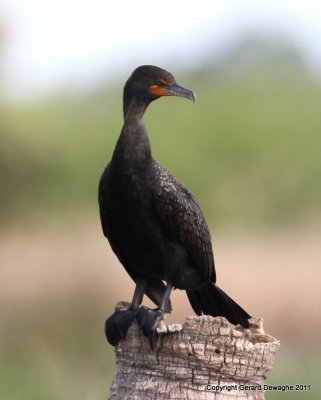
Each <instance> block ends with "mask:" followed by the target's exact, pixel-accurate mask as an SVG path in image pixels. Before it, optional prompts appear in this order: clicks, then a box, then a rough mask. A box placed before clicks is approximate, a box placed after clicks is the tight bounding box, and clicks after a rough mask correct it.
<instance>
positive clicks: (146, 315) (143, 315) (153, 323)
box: [137, 282, 173, 350]
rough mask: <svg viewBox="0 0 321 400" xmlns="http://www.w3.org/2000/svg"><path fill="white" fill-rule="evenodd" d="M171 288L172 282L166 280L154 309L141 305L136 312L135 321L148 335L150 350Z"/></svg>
mask: <svg viewBox="0 0 321 400" xmlns="http://www.w3.org/2000/svg"><path fill="white" fill-rule="evenodd" d="M172 290H173V284H172V283H171V282H168V283H167V286H166V289H165V291H164V295H163V298H162V301H161V304H160V306H159V307H158V308H156V309H154V310H151V309H149V308H147V307H141V308H140V309H139V311H138V313H137V322H138V324H139V326H140V327H141V329H142V331H143V334H144V335H145V336H147V337H148V339H149V344H150V348H151V349H152V350H154V348H155V337H156V333H157V332H156V329H157V326H158V324H159V323H160V321H161V320H162V319H163V318H164V315H165V309H166V305H167V304H168V301H169V297H170V294H171V292H172Z"/></svg>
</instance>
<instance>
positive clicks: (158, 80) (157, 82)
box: [155, 79, 163, 86]
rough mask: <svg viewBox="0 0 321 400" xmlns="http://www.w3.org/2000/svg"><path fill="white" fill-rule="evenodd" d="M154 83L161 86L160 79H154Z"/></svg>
mask: <svg viewBox="0 0 321 400" xmlns="http://www.w3.org/2000/svg"><path fill="white" fill-rule="evenodd" d="M155 83H156V85H157V86H163V82H162V81H161V80H160V79H156V81H155Z"/></svg>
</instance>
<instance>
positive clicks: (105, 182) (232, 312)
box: [99, 65, 251, 348]
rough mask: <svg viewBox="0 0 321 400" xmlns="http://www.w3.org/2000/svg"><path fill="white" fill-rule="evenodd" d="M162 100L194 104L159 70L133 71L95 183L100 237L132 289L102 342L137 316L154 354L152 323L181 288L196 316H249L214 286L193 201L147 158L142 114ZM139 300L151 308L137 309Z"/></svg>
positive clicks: (204, 230)
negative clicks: (116, 131)
mask: <svg viewBox="0 0 321 400" xmlns="http://www.w3.org/2000/svg"><path fill="white" fill-rule="evenodd" d="M162 96H179V97H185V98H187V99H190V100H193V101H195V95H194V93H193V92H192V91H190V90H187V89H184V88H183V87H181V86H178V85H177V84H176V81H175V79H174V77H173V75H172V74H170V73H169V72H167V71H165V70H164V69H161V68H159V67H156V66H151V65H143V66H140V67H138V68H137V69H135V71H134V72H133V73H132V75H131V76H130V78H129V79H128V80H127V82H126V84H125V87H124V93H123V113H124V125H123V128H122V130H121V133H120V136H119V139H118V141H117V144H116V147H115V150H114V153H113V156H112V159H111V161H110V162H109V164H108V165H107V167H106V168H105V170H104V172H103V174H102V176H101V179H100V183H99V208H100V218H101V223H102V229H103V232H104V234H105V236H106V237H107V239H108V240H109V243H110V245H111V247H112V249H113V251H114V253H115V254H116V255H117V257H118V259H119V261H120V262H121V264H122V265H123V266H124V267H125V269H126V271H127V272H128V274H129V275H130V277H131V278H132V279H133V280H134V281H135V283H136V288H135V292H134V296H133V300H132V303H131V306H130V308H129V309H128V310H121V311H116V312H115V313H114V314H113V315H112V316H111V317H109V318H108V319H107V321H106V324H105V333H106V337H107V339H108V341H109V342H110V343H111V344H113V345H115V344H117V342H118V341H119V340H120V339H121V338H123V337H125V336H126V333H127V331H128V328H129V327H130V325H131V324H132V322H133V320H134V318H137V321H138V323H139V325H140V326H141V328H142V331H143V333H144V334H145V335H146V336H148V337H149V339H150V344H151V347H152V348H153V339H154V335H155V331H156V328H157V325H158V323H159V322H160V320H161V319H162V318H163V317H164V313H168V312H170V311H171V303H170V299H169V298H170V294H171V291H172V289H173V288H178V289H183V290H186V293H187V296H188V299H189V301H190V303H191V306H192V307H193V309H194V311H195V313H196V314H197V315H201V314H202V313H204V314H206V315H212V316H213V317H215V316H224V317H226V318H227V319H228V320H229V321H230V322H231V323H232V324H240V325H242V326H243V327H248V326H249V323H248V319H249V318H251V317H250V315H249V314H248V313H247V312H246V311H244V310H243V309H242V308H241V307H240V306H239V305H238V304H236V303H235V302H234V301H233V300H232V299H231V298H230V297H229V296H228V295H227V294H226V293H224V292H223V290H222V289H220V288H219V287H218V286H216V284H215V282H216V275H215V266H214V258H213V251H212V244H211V235H210V232H209V229H208V226H207V224H206V221H205V218H204V216H203V213H202V211H201V209H200V207H199V205H198V203H197V201H196V200H195V198H194V197H193V195H192V194H191V193H190V192H189V191H188V189H187V188H186V187H185V186H184V185H183V184H182V183H180V182H179V181H178V180H177V179H176V178H175V177H174V176H173V175H172V174H171V173H170V172H168V171H167V170H166V169H165V168H163V167H162V166H161V165H159V164H158V163H157V161H155V160H154V159H153V157H152V154H151V146H150V143H149V139H148V135H147V131H146V128H145V125H144V123H143V115H144V112H145V110H146V108H147V107H148V105H149V104H150V103H151V102H152V101H154V100H156V99H158V98H160V97H162ZM164 282H166V285H165V283H164ZM115 284H117V283H115ZM144 294H146V295H147V296H148V297H149V298H150V299H151V300H152V301H153V302H154V303H155V304H156V305H157V308H156V309H154V310H150V309H148V308H146V307H141V308H140V304H141V302H142V299H143V296H144Z"/></svg>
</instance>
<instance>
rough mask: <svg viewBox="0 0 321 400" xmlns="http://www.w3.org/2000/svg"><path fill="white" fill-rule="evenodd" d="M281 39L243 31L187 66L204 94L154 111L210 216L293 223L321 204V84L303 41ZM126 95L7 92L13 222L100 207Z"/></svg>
mask: <svg viewBox="0 0 321 400" xmlns="http://www.w3.org/2000/svg"><path fill="white" fill-rule="evenodd" d="M242 46H243V47H244V49H247V50H246V51H247V53H246V54H247V57H245V59H246V60H248V59H250V60H251V59H255V57H254V56H250V54H251V51H250V50H249V49H252V51H254V54H256V53H257V49H256V48H260V49H261V53H259V58H256V59H258V60H261V62H260V63H258V62H256V63H255V62H251V63H250V64H249V65H247V64H246V63H245V62H244V60H243V61H242V62H241V63H240V64H237V63H236V62H235V59H236V58H238V59H240V60H242V57H240V56H239V55H238V53H240V51H241V50H242V49H243V47H242ZM269 46H270V47H271V45H269ZM269 46H267V45H265V47H264V46H263V50H262V46H261V47H260V46H259V45H258V44H257V43H256V42H255V43H254V44H253V43H250V44H247V45H246V44H244V43H243V44H242V45H241V46H238V47H237V48H236V49H234V50H233V51H231V52H230V53H229V54H228V55H227V56H225V57H224V59H222V60H220V62H219V63H218V62H216V64H215V63H212V64H211V60H209V62H208V63H207V66H206V68H203V69H200V70H199V71H198V73H197V72H193V74H191V75H185V76H182V74H180V73H179V72H176V74H175V75H176V77H177V79H178V81H179V83H181V84H182V85H184V86H186V87H189V88H192V89H193V90H194V91H195V92H196V94H197V96H198V97H197V102H196V103H195V105H192V104H191V103H189V102H187V101H184V100H182V99H177V98H170V99H169V98H166V99H162V100H160V101H158V102H157V105H156V104H155V103H154V104H152V105H151V106H150V108H149V110H148V112H147V115H146V117H145V121H146V124H147V127H148V131H149V134H150V138H151V142H152V148H153V154H154V157H155V158H156V159H157V160H158V161H159V162H160V163H161V164H163V165H164V166H165V167H166V168H168V169H169V170H170V171H172V172H173V173H174V174H176V175H177V176H178V177H179V179H180V180H182V181H183V182H184V183H185V184H186V185H187V186H188V187H189V188H190V190H191V191H192V192H193V193H194V194H195V196H196V197H197V198H198V199H199V202H200V204H201V206H202V207H203V209H204V211H205V214H206V216H207V218H208V219H209V221H210V223H214V222H215V224H222V225H232V226H235V225H236V226H237V225H239V224H241V225H242V226H265V227H266V226H270V225H272V226H273V225H282V226H286V224H288V223H290V224H293V223H301V222H302V221H303V222H304V220H305V219H309V218H311V217H313V216H314V215H316V214H318V213H319V212H320V208H321V186H320V185H319V184H318V182H320V180H321V162H320V148H321V135H320V130H321V119H320V108H321V88H320V85H318V84H317V83H316V82H315V81H314V80H313V79H312V78H311V77H310V76H309V74H308V73H307V71H306V69H305V68H304V67H303V61H302V59H301V58H300V57H299V56H298V54H297V53H295V51H293V50H291V48H290V50H291V51H290V50H289V49H288V48H287V47H284V48H283V52H282V51H281V50H282V48H281V50H280V45H278V46H276V48H275V49H274V48H273V46H272V47H271V48H270V47H269ZM244 49H243V50H242V51H241V54H243V53H244V52H245V50H244ZM264 51H265V53H264ZM262 54H265V57H263V55H262ZM281 55H282V57H283V58H282V57H281ZM243 59H244V57H243ZM276 60H278V61H276ZM174 72H175V71H174ZM121 96H122V88H121V86H120V85H119V86H117V85H116V86H113V88H109V87H106V88H105V89H104V90H101V91H100V92H98V91H97V92H92V93H87V94H82V95H80V94H77V95H72V94H70V95H66V94H62V95H56V96H54V97H50V98H48V99H41V100H39V101H38V102H37V101H36V102H33V103H32V104H24V105H19V106H18V105H16V104H15V105H12V104H11V105H8V104H5V103H2V106H1V126H0V136H1V138H0V140H1V147H0V163H1V168H0V174H1V182H2V184H1V204H2V207H1V210H0V215H1V219H2V220H3V221H4V222H7V223H10V222H12V221H13V220H17V218H18V219H21V221H26V220H28V219H33V218H34V217H35V214H36V215H37V216H38V217H39V215H45V216H46V217H48V215H49V216H50V215H54V214H55V213H56V212H58V213H63V214H65V215H67V214H72V213H77V214H79V212H81V213H85V212H86V211H88V212H90V211H91V210H96V208H97V201H96V192H97V185H98V180H99V176H100V173H101V171H102V170H103V168H104V166H105V164H106V163H107V161H108V160H109V159H110V158H111V155H112V151H113V147H114V145H115V142H116V140H117V137H118V135H119V132H120V129H121V125H122V107H121Z"/></svg>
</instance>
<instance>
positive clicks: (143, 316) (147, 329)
mask: <svg viewBox="0 0 321 400" xmlns="http://www.w3.org/2000/svg"><path fill="white" fill-rule="evenodd" d="M164 315H165V313H164V311H162V310H160V309H158V308H157V309H155V310H151V309H149V308H147V307H141V308H140V309H139V311H138V313H137V322H138V324H139V326H140V327H141V329H142V331H143V334H144V335H145V336H147V337H148V339H149V345H150V348H151V349H152V350H154V349H155V339H156V335H157V326H158V325H159V323H160V322H161V321H162V319H163V318H164Z"/></svg>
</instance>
